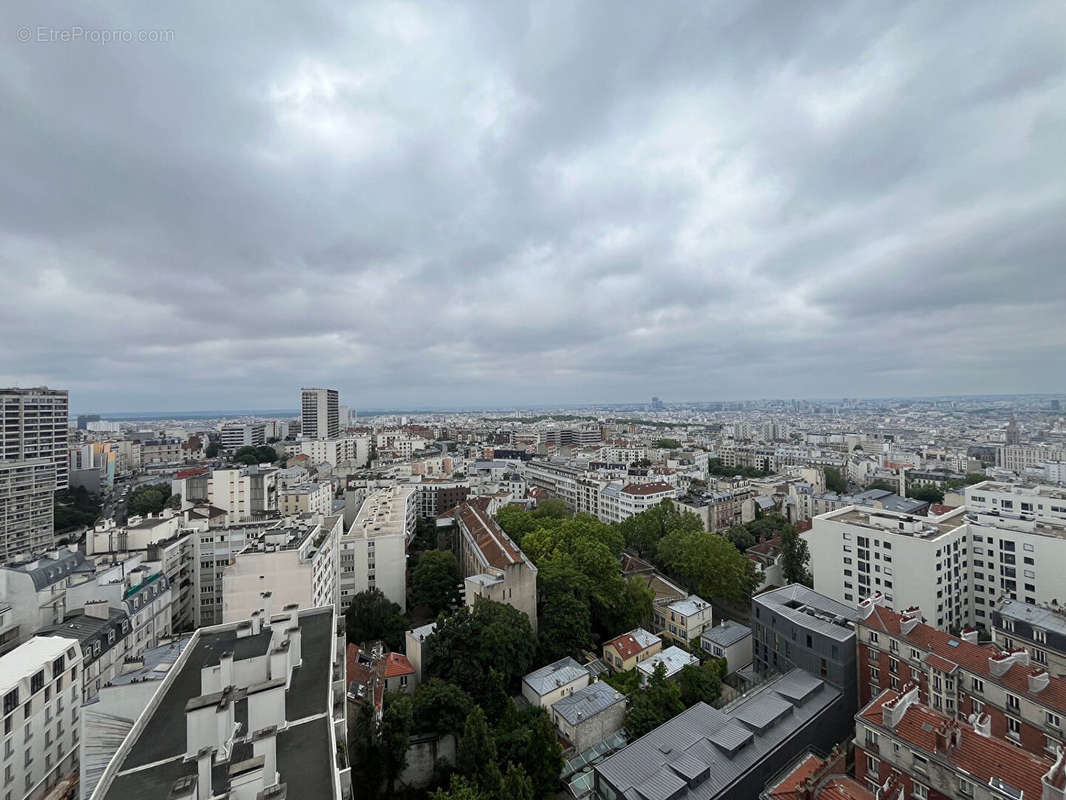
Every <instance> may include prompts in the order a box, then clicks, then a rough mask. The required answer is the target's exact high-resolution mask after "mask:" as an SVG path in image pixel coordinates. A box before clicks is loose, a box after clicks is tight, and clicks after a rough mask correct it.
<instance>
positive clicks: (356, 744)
mask: <svg viewBox="0 0 1066 800" xmlns="http://www.w3.org/2000/svg"><path fill="white" fill-rule="evenodd" d="M348 760H349V762H351V765H352V772H353V773H354V774H355V775H356V776H357V777H358V781H359V784H360V785H362V786H365V787H367V788H369V790H370V792H369V794H370V795H371V796H376V795H377V791H378V787H380V786H381V782H382V777H383V775H384V771H383V764H382V760H381V745H380V743H379V741H378V736H377V721H376V720H375V718H374V707H373V705H372V704H371V703H360V704H359V705H358V708H357V709H356V712H355V719H353V720H352V722H351V725H350V727H349V728H348Z"/></svg>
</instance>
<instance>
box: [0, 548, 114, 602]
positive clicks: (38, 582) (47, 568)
mask: <svg viewBox="0 0 1066 800" xmlns="http://www.w3.org/2000/svg"><path fill="white" fill-rule="evenodd" d="M73 548H74V549H71V548H70V547H64V548H61V549H59V550H50V551H48V552H47V553H41V554H38V555H35V556H29V557H28V558H27V559H26V560H23V561H12V562H9V563H8V564H6V565H5V566H4V569H9V570H11V571H13V572H21V573H22V574H24V575H29V576H30V579H31V580H32V581H33V588H34V589H36V590H37V591H40V590H41V589H44V588H47V587H48V586H51V585H52V584H54V583H58V582H59V581H61V580H63V579H64V578H66V577H68V576H70V575H71V574H73V573H75V572H94V571H95V569H96V568H95V567H94V566H93V565H92V563H90V562H89V561H88V560H87V559H86V558H85V554H84V553H82V552H80V551H79V550H78V549H77V546H76V545H74V546H73Z"/></svg>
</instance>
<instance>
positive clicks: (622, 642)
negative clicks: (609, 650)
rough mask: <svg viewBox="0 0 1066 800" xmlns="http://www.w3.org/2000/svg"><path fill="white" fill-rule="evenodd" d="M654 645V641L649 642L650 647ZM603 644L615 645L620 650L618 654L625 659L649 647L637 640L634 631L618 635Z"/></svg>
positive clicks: (605, 645)
mask: <svg viewBox="0 0 1066 800" xmlns="http://www.w3.org/2000/svg"><path fill="white" fill-rule="evenodd" d="M656 638H658V637H656ZM653 645H654V642H652V643H651V644H649V645H648V647H652V646H653ZM603 646H604V647H608V646H611V647H613V648H614V649H615V650H617V651H618V655H620V656H621V657H622V660H623V661H627V660H628V659H629V658H631V657H632V656H635V655H636V654H637V653H640V652H642V651H644V650H646V649H647V648H646V647H643V646H642V645H641V644H640V642H638V641H637V640H636V638H635V637H634V636H633V634H632V633H623V634H622V635H621V636H616V637H615V638H614V639H611V640H610V641H609V642H605V643H604V645H603Z"/></svg>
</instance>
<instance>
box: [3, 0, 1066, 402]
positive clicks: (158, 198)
mask: <svg viewBox="0 0 1066 800" xmlns="http://www.w3.org/2000/svg"><path fill="white" fill-rule="evenodd" d="M0 25H2V26H3V28H5V29H6V30H4V31H3V34H4V35H5V39H4V40H2V44H0V109H3V112H2V119H3V121H2V124H0V182H2V186H3V188H4V190H3V191H2V192H0V276H2V281H0V287H2V291H0V385H41V384H47V385H50V386H53V387H64V388H68V389H69V390H70V393H71V406H72V408H75V409H79V410H83V411H89V410H98V411H108V410H113V411H119V410H122V411H135V410H192V409H207V408H223V409H230V408H294V407H296V405H297V401H298V390H299V387H300V386H301V385H312V386H331V387H336V388H338V389H340V391H341V397H342V402H345V403H348V404H350V405H351V406H352V407H354V408H357V409H358V408H390V407H391V408H406V407H457V406H462V407H497V408H498V407H506V406H509V405H514V406H526V405H536V404H551V403H560V404H565V403H610V402H633V401H640V400H646V399H649V398H650V397H651V396H652V395H658V396H660V397H662V398H663V399H664V400H667V401H682V400H723V399H739V398H753V397H835V396H849V397H857V396H858V397H861V396H899V395H933V394H966V393H973V394H983V393H1014V392H1059V391H1064V390H1066V377H1064V376H1066V356H1064V353H1066V259H1064V253H1066V224H1064V222H1063V221H1064V220H1066V152H1064V149H1063V143H1064V142H1066V48H1064V47H1063V46H1062V42H1063V41H1064V40H1066V14H1064V13H1063V9H1062V5H1061V3H1060V2H1057V1H1056V2H1046V3H1041V2H1026V3H1017V4H1010V6H1009V8H1007V7H1005V6H1004V5H1003V4H1002V3H994V2H983V1H981V0H978V1H976V2H970V1H967V2H959V3H932V2H910V3H908V2H893V3H873V4H871V3H848V2H844V3H824V2H811V3H803V2H773V3H758V2H746V3H737V2H733V1H732V0H728V1H726V2H700V3H692V2H677V3H655V4H635V3H630V4H627V3H618V2H593V1H592V0H589V1H588V2H581V3H574V2H570V1H569V0H568V1H567V2H558V3H555V2H543V3H535V4H524V3H519V2H507V3H501V2H498V0H493V2H484V3H480V2H455V1H452V2H417V3H402V2H386V3H351V2H338V3H317V2H301V3H298V4H271V5H270V6H269V7H268V6H265V5H263V4H262V3H249V2H234V3H216V2H212V3H207V2H189V3H182V4H178V5H175V4H163V3H152V4H147V3H126V2H122V1H121V0H109V2H106V3H104V2H82V1H81V0H79V2H78V3H76V4H72V3H67V2H63V3H57V2H52V1H51V0H45V2H39V3H32V4H30V3H25V4H20V5H19V7H18V8H10V9H8V10H7V12H5V15H4V20H3V22H2V23H0ZM109 39H110V40H109ZM140 39H144V41H140ZM27 40H28V41H27Z"/></svg>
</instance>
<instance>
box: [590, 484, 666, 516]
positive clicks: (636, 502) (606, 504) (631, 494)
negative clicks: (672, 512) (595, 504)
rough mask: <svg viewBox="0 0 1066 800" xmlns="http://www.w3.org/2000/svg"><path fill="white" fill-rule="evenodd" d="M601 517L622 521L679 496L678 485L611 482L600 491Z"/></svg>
mask: <svg viewBox="0 0 1066 800" xmlns="http://www.w3.org/2000/svg"><path fill="white" fill-rule="evenodd" d="M600 495H601V496H600V514H599V518H600V519H601V520H603V521H604V522H621V521H622V520H625V519H629V518H630V517H632V516H633V515H634V514H640V513H642V512H644V511H647V510H648V509H649V508H652V507H653V506H656V505H658V504H659V503H661V502H662V501H663V500H666V499H668V498H669V499H672V498H674V497H677V487H676V486H671V485H670V484H668V483H662V482H659V481H655V482H652V483H630V484H627V485H624V486H620V487H619V486H618V485H617V484H609V485H608V486H606V487H604V489H603V490H602V491H601V492H600Z"/></svg>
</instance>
